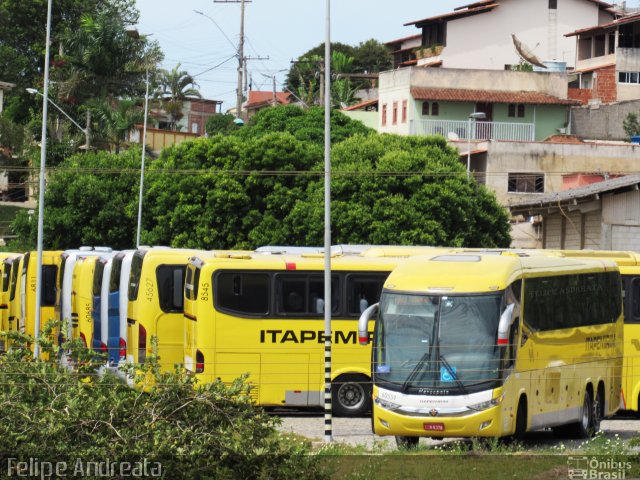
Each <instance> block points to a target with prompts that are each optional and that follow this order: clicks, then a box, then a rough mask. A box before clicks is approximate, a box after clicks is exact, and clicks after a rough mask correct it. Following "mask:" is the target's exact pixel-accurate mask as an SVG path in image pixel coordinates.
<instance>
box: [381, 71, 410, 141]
mask: <svg viewBox="0 0 640 480" xmlns="http://www.w3.org/2000/svg"><path fill="white" fill-rule="evenodd" d="M411 70H412V69H411V68H401V69H398V70H391V71H388V72H384V73H381V74H380V78H379V82H380V86H379V89H378V131H379V132H384V133H397V134H400V135H408V134H409V125H410V124H411V120H413V119H414V116H415V114H416V112H415V109H414V108H412V107H411V106H412V104H413V103H414V102H413V99H412V97H411V88H410V87H411ZM403 100H406V101H407V121H406V123H403V122H402V102H403ZM394 102H397V103H398V123H397V124H396V125H393V122H392V118H393V103H394ZM385 105H386V106H387V108H386V110H387V122H386V125H385V126H383V125H382V116H383V109H384V106H385Z"/></svg>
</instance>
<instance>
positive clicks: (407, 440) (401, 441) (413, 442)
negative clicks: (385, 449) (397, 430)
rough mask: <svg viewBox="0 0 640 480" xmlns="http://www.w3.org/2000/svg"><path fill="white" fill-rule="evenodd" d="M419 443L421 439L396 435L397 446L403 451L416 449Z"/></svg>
mask: <svg viewBox="0 0 640 480" xmlns="http://www.w3.org/2000/svg"><path fill="white" fill-rule="evenodd" d="M419 441H420V437H404V436H400V435H396V445H397V446H398V448H399V449H401V450H408V449H412V448H416V447H417V446H418V442H419Z"/></svg>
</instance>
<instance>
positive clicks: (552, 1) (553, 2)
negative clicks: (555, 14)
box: [549, 0, 558, 10]
mask: <svg viewBox="0 0 640 480" xmlns="http://www.w3.org/2000/svg"><path fill="white" fill-rule="evenodd" d="M557 9H558V0H549V10H557Z"/></svg>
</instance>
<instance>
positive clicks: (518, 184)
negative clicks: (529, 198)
mask: <svg viewBox="0 0 640 480" xmlns="http://www.w3.org/2000/svg"><path fill="white" fill-rule="evenodd" d="M507 190H508V191H509V192H513V193H544V174H540V173H510V174H509V179H508V185H507Z"/></svg>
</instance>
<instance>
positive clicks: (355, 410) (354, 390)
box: [331, 374, 371, 417]
mask: <svg viewBox="0 0 640 480" xmlns="http://www.w3.org/2000/svg"><path fill="white" fill-rule="evenodd" d="M331 403H332V406H333V408H332V410H333V414H334V415H335V416H336V417H358V416H362V415H365V414H367V413H368V412H369V411H370V410H371V380H369V378H367V377H366V376H364V375H358V374H345V375H340V376H339V377H338V378H336V379H335V380H334V381H333V383H332V384H331Z"/></svg>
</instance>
